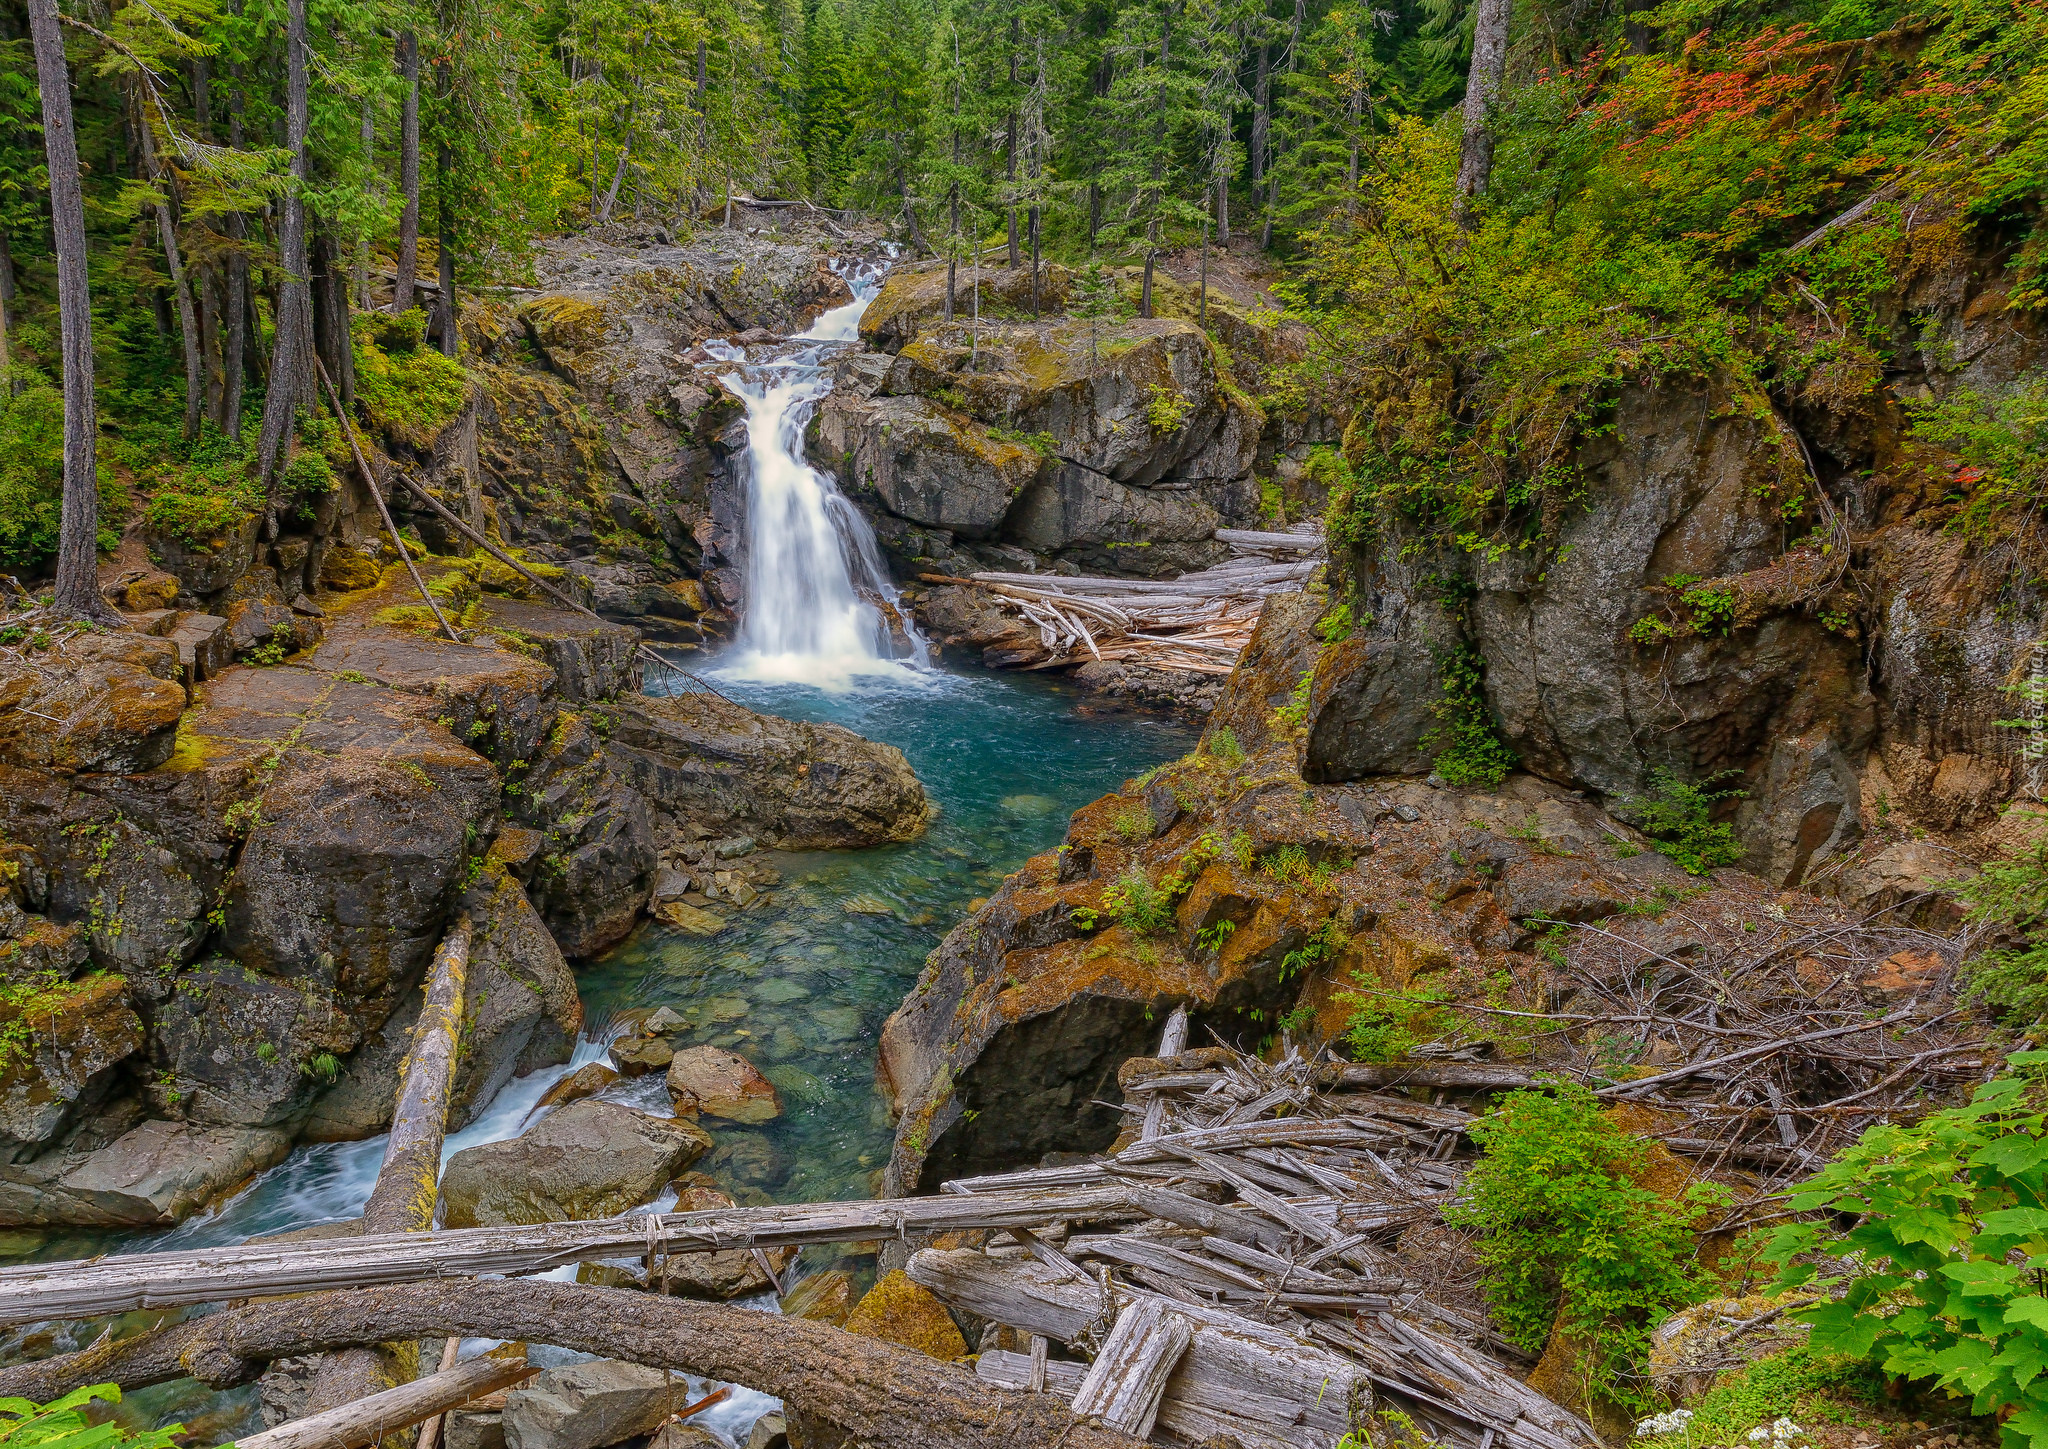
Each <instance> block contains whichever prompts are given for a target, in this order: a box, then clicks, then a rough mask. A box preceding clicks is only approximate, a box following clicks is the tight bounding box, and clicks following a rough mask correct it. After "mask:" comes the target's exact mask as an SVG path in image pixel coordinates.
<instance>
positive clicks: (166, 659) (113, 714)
mask: <svg viewBox="0 0 2048 1449" xmlns="http://www.w3.org/2000/svg"><path fill="white" fill-rule="evenodd" d="M184 709H185V686H184V685H183V684H182V683H180V682H179V678H178V650H177V646H176V645H175V644H173V643H172V642H171V641H170V640H168V639H155V638H151V637H149V636H148V635H145V634H132V633H128V632H126V631H122V632H119V633H108V634H75V635H72V636H70V637H68V638H66V639H65V641H64V647H63V649H62V650H61V651H59V650H56V649H46V650H42V651H40V652H28V651H24V654H23V657H22V658H21V659H20V660H18V661H15V660H8V659H0V764H8V765H20V766H23V767H25V768H29V769H39V770H105V771H110V772H113V773H117V774H134V773H136V772H138V771H142V770H149V769H154V768H155V767H156V766H158V765H160V764H162V763H163V762H164V761H165V760H167V759H169V758H170V757H171V751H172V750H173V749H174V748H175V747H176V745H177V736H178V718H179V716H180V715H181V714H183V713H184Z"/></svg>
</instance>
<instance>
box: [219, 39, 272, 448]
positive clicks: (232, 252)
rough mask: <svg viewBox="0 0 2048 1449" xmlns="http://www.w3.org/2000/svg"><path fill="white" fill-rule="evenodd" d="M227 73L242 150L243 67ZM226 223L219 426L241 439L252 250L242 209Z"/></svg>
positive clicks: (234, 131)
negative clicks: (225, 280) (225, 279)
mask: <svg viewBox="0 0 2048 1449" xmlns="http://www.w3.org/2000/svg"><path fill="white" fill-rule="evenodd" d="M228 76H229V78H230V79H231V80H232V81H234V85H233V87H232V88H231V89H230V90H229V91H228V145H230V146H232V147H233V148H234V149H235V150H237V151H239V150H241V149H242V86H241V80H242V68H241V66H239V65H234V66H230V67H229V68H228ZM226 225H227V231H228V240H229V241H230V242H232V243H233V246H232V247H230V248H229V250H228V263H227V268H226V271H227V293H226V295H225V296H224V297H223V298H222V300H221V313H222V316H223V319H224V320H225V322H226V324H227V330H226V334H225V335H224V336H223V337H222V338H221V344H220V372H221V398H220V429H221V431H222V432H224V433H226V434H227V435H228V436H229V437H231V438H235V439H237V440H239V439H240V438H241V436H242V383H243V380H244V378H245V377H246V375H247V373H248V370H249V340H250V334H249V318H250V316H251V315H252V313H253V312H254V310H255V308H254V306H253V305H252V302H251V299H250V295H249V253H248V251H247V250H246V245H245V244H246V243H247V241H248V238H249V224H248V222H247V221H245V220H244V219H243V217H242V214H241V213H240V212H238V211H231V212H229V213H228V215H227V219H226ZM256 347H257V350H258V351H261V350H262V347H263V338H262V335H261V334H260V333H259V334H257V336H256Z"/></svg>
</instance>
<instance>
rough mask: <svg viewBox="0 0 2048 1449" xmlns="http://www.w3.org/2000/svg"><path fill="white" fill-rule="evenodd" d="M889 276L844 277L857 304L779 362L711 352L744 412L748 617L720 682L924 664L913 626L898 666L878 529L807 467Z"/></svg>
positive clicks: (826, 320)
mask: <svg viewBox="0 0 2048 1449" xmlns="http://www.w3.org/2000/svg"><path fill="white" fill-rule="evenodd" d="M884 270H885V268H884V267H881V266H874V267H867V266H855V267H853V268H851V269H850V270H848V271H846V272H842V273H841V274H840V275H842V276H844V277H845V278H846V281H847V284H848V285H849V286H850V287H852V289H853V294H854V299H853V300H852V301H851V302H848V303H846V304H845V305H844V306H840V307H835V308H833V309H832V310H831V311H829V312H826V313H825V314H824V315H822V316H820V317H819V318H818V320H817V322H816V323H815V324H813V325H812V327H811V329H810V330H809V331H808V332H805V333H803V334H802V335H801V336H798V337H793V338H791V339H790V340H789V342H788V343H785V344H781V346H780V348H779V349H778V352H779V355H775V356H770V357H766V358H761V359H758V360H753V361H750V360H749V359H748V357H747V354H746V352H745V351H744V350H742V349H740V348H738V347H735V346H732V345H731V344H729V343H711V344H708V345H707V350H708V351H710V352H711V354H712V356H714V357H716V358H718V359H719V360H720V361H725V362H736V363H741V364H744V366H743V368H742V369H741V370H739V371H735V372H732V373H729V374H727V375H726V376H725V378H724V382H725V385H726V386H727V387H729V388H730V389H732V391H733V393H734V394H735V395H737V396H738V397H740V398H741V399H742V400H744V401H745V403H746V406H747V454H746V486H747V565H746V580H747V582H746V605H745V609H746V612H745V617H744V618H743V620H742V621H741V624H740V632H739V640H738V647H737V649H736V651H735V654H734V656H733V657H732V658H731V659H729V660H728V661H727V662H726V664H725V665H724V667H723V669H722V670H721V672H723V673H729V674H732V675H735V676H737V677H741V678H747V679H758V680H768V681H776V682H786V683H797V684H812V685H818V686H822V687H824V688H828V689H829V688H843V687H845V686H846V685H847V684H848V683H849V682H850V681H851V679H852V678H853V677H854V676H856V675H864V674H870V675H871V674H879V673H892V674H893V673H900V672H901V671H902V670H903V668H904V667H905V666H906V665H909V666H912V667H922V666H924V665H925V664H926V663H928V657H927V654H926V650H925V645H924V641H923V640H922V639H921V638H919V637H918V634H917V630H916V628H915V626H913V625H912V624H911V623H910V622H909V620H908V619H907V618H905V619H902V624H901V627H902V630H903V634H904V636H905V637H906V638H907V639H908V641H909V644H910V654H909V657H908V658H900V657H899V651H898V650H897V648H895V647H894V646H893V640H892V634H891V631H890V629H889V627H888V625H887V623H886V622H885V621H884V619H883V615H882V611H881V609H879V608H877V607H876V604H875V603H874V602H873V601H874V600H878V599H879V600H882V601H884V602H886V603H887V604H888V605H889V607H890V608H892V609H893V608H894V607H895V604H896V589H895V586H894V585H893V584H892V583H891V582H890V580H889V572H888V569H887V568H886V567H885V566H884V565H883V563H882V556H881V551H880V549H879V548H877V546H876V544H875V535H874V530H873V529H871V528H869V527H868V524H867V520H866V519H864V518H862V517H861V515H860V512H859V510H858V509H856V508H855V507H854V506H853V505H852V504H851V503H850V502H848V501H847V499H846V495H845V494H843V493H841V492H840V491H839V484H838V482H837V480H835V479H834V478H833V477H832V475H831V474H830V473H826V472H823V471H821V470H819V469H817V468H813V467H812V466H811V465H810V464H809V463H808V462H807V461H805V459H804V430H805V428H807V427H808V426H809V425H810V420H811V414H812V413H813V412H815V411H816V410H817V406H818V402H819V400H820V399H822V398H823V397H824V396H825V395H826V394H827V393H829V392H830V391H831V390H832V371H831V367H830V365H829V364H830V361H831V358H832V355H833V354H834V353H835V352H836V351H838V350H839V347H840V346H841V345H842V344H845V343H849V342H853V341H855V340H857V339H858V338H859V335H860V318H861V314H862V313H863V312H865V311H866V310H867V306H868V303H869V302H871V301H872V300H874V296H875V293H876V292H877V291H878V290H879V289H880V287H881V282H882V275H883V272H884ZM899 617H900V616H899Z"/></svg>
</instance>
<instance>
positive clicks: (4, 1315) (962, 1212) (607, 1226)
mask: <svg viewBox="0 0 2048 1449" xmlns="http://www.w3.org/2000/svg"><path fill="white" fill-rule="evenodd" d="M1130 1211H1131V1209H1130V1208H1129V1207H1128V1205H1127V1204H1126V1202H1125V1199H1124V1196H1123V1193H1122V1192H1121V1190H1120V1189H1118V1188H1115V1187H1095V1188H1085V1189H1080V1190H1077V1191H1071V1192H1028V1191H1027V1192H1015V1193H980V1194H973V1195H966V1194H943V1195H940V1196H936V1197H921V1198H897V1199H894V1200H890V1201H883V1202H829V1203H797V1204H787V1205H778V1206H774V1207H749V1208H719V1209H713V1210H711V1211H706V1212H695V1213H662V1214H659V1215H649V1216H642V1217H632V1218H606V1219H602V1220H600V1221H597V1222H585V1223H536V1224H532V1225H530V1226H523V1227H491V1228H457V1229H448V1230H444V1231H442V1232H438V1233H434V1234H432V1235H431V1236H429V1235H425V1234H414V1233H380V1234H376V1235H372V1236H366V1237H360V1238H328V1239H324V1240H319V1241H314V1242H297V1243H245V1244H242V1245H240V1246H238V1247H228V1248H205V1249H200V1250H198V1251H196V1252H186V1253H128V1254H123V1255H121V1256H119V1257H113V1258H88V1259H83V1260H77V1259H74V1260H71V1261H68V1262H61V1263H36V1264H31V1265H28V1266H25V1267H19V1268H10V1269H5V1270H0V1323H34V1322H37V1321H39V1320H42V1319H46V1318H96V1317H100V1316H103V1315H106V1314H112V1313H126V1312H128V1311H130V1310H132V1309H137V1308H174V1307H181V1306H184V1305H186V1304H193V1303H214V1302H220V1301H224V1300H226V1299H231V1298H249V1297H255V1296H258V1295H264V1294H275V1293H311V1292H317V1291H319V1290H321V1289H325V1288H357V1287H365V1286H368V1285H372V1284H384V1283H409V1282H416V1281H418V1280H420V1279H423V1278H451V1277H462V1276H467V1275H471V1274H481V1273H503V1274H518V1273H539V1272H544V1271H545V1270H547V1269H549V1268H558V1267H561V1266H562V1265H563V1264H565V1263H575V1262H580V1261H582V1260H583V1259H586V1258H607V1257H617V1256H620V1255H622V1254H632V1255H637V1254H640V1253H644V1252H646V1251H647V1248H648V1243H649V1236H650V1233H651V1234H653V1235H654V1238H655V1240H656V1241H657V1242H658V1243H659V1245H660V1248H661V1251H663V1252H668V1253H708V1252H717V1251H720V1250H722V1249H727V1248H785V1247H797V1246H801V1245H802V1244H805V1243H857V1242H869V1241H874V1240H877V1239H883V1238H894V1237H898V1236H904V1235H908V1234H912V1233H941V1232H948V1231H952V1230H956V1229H969V1228H1007V1227H1012V1226H1016V1225H1020V1224H1021V1225H1023V1226H1026V1227H1033V1226H1038V1225H1042V1224H1046V1223H1055V1222H1066V1221H1091V1220H1100V1219H1106V1218H1115V1217H1117V1216H1119V1215H1128V1214H1129V1213H1130Z"/></svg>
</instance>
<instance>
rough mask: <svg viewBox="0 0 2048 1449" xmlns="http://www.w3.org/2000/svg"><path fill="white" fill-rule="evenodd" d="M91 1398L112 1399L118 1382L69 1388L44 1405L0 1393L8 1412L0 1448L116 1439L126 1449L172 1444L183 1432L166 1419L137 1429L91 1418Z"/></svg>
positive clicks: (50, 1447) (95, 1446) (102, 1448)
mask: <svg viewBox="0 0 2048 1449" xmlns="http://www.w3.org/2000/svg"><path fill="white" fill-rule="evenodd" d="M94 1400H99V1401H101V1402H103V1403H108V1404H118V1403H120V1402H121V1390H120V1387H119V1386H118V1385H116V1384H93V1385H91V1386H90V1387H88V1388H83V1389H73V1390H72V1391H71V1392H70V1393H68V1394H66V1395H64V1397H63V1398H61V1399H56V1400H53V1401H52V1402H50V1403H48V1404H36V1403H31V1402H30V1401H29V1400H27V1399H12V1398H0V1414H7V1415H10V1416H12V1417H10V1418H8V1419H6V1420H0V1449H108V1446H111V1445H116V1444H123V1445H128V1446H131V1449H173V1446H174V1445H175V1444H176V1443H177V1436H178V1435H180V1434H183V1433H184V1432H185V1426H184V1425H183V1424H166V1425H164V1426H163V1427H162V1428H161V1429H147V1430H144V1431H142V1432H141V1433H137V1432H135V1431H134V1430H131V1429H129V1428H127V1427H126V1426H125V1425H123V1424H121V1423H120V1422H118V1421H116V1420H107V1421H106V1422H104V1423H97V1424H96V1423H93V1422H92V1418H89V1417H88V1415H87V1412H86V1406H87V1405H88V1404H90V1403H92V1402H93V1401H94ZM92 1417H98V1416H97V1415H94V1416H92Z"/></svg>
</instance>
